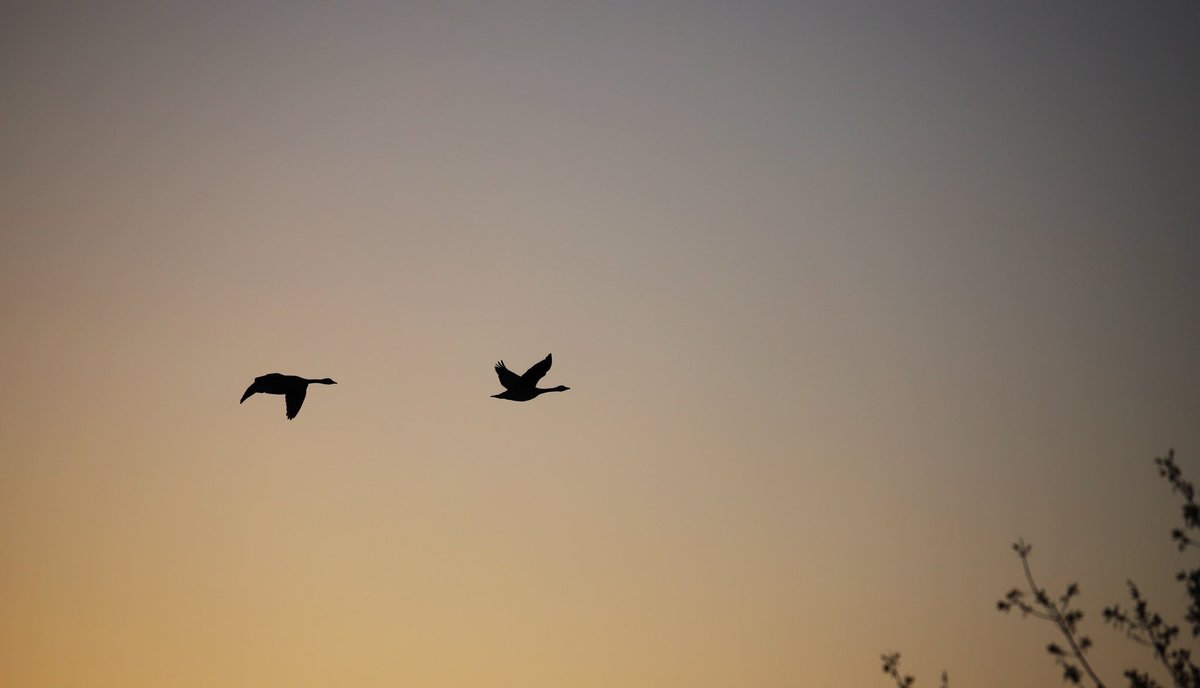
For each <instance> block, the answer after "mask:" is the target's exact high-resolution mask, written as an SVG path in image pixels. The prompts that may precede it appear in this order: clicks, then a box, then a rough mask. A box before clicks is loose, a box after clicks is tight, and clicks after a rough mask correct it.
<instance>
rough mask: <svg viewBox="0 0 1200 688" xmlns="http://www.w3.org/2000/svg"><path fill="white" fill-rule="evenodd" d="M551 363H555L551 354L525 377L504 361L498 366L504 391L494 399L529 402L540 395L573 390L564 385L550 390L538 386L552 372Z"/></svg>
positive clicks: (527, 371) (498, 374)
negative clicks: (510, 368) (511, 368)
mask: <svg viewBox="0 0 1200 688" xmlns="http://www.w3.org/2000/svg"><path fill="white" fill-rule="evenodd" d="M551 363H553V361H552V360H551V358H550V354H546V357H545V358H543V359H542V360H541V361H538V362H537V363H535V364H533V366H531V367H530V368H529V370H526V371H525V374H524V375H517V374H516V373H514V372H513V371H511V370H509V369H508V367H507V366H505V365H504V361H500V362H499V363H497V364H496V376H497V377H499V378H500V384H502V385H504V391H503V392H501V393H499V394H493V395H492V398H493V399H508V400H509V401H529V400H530V399H532V398H534V397H536V396H537V395H539V394H544V393H546V392H565V391H567V390H568V389H571V388H570V387H564V386H562V385H559V386H557V387H551V388H550V389H542V388H541V387H538V386H537V383H538V380H541V379H542V377H544V376H545V375H546V372H547V371H549V370H550V364H551Z"/></svg>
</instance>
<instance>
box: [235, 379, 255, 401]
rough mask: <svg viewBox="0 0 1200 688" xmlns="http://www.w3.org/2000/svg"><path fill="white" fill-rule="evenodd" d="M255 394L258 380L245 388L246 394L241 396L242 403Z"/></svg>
mask: <svg viewBox="0 0 1200 688" xmlns="http://www.w3.org/2000/svg"><path fill="white" fill-rule="evenodd" d="M257 392H258V380H255V381H254V382H252V383H251V384H250V386H249V387H247V388H246V392H245V393H244V394H242V401H245V400H247V399H249V398H250V397H251V396H253V395H254V394H256V393H257ZM242 401H239V402H238V403H239V404H240V403H242Z"/></svg>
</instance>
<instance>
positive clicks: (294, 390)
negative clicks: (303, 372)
mask: <svg viewBox="0 0 1200 688" xmlns="http://www.w3.org/2000/svg"><path fill="white" fill-rule="evenodd" d="M314 383H315V384H319V385H336V384H337V383H336V382H334V381H333V380H330V379H329V378H327V377H326V378H321V379H320V380H309V379H308V378H303V377H299V376H297V375H283V374H281V373H267V374H266V375H260V376H259V377H256V378H254V384H252V385H250V386H249V387H247V388H246V393H245V394H243V395H242V401H245V400H247V399H249V398H250V397H251V396H253V395H255V394H258V393H260V392H261V393H262V394H282V395H283V398H284V401H286V402H287V417H288V420H291V419H293V418H295V417H296V414H297V413H300V406H301V405H302V404H303V403H304V394H305V393H306V392H307V391H308V386H309V385H311V384H314ZM242 401H239V402H238V403H239V404H240V403H242Z"/></svg>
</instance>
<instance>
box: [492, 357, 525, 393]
mask: <svg viewBox="0 0 1200 688" xmlns="http://www.w3.org/2000/svg"><path fill="white" fill-rule="evenodd" d="M496 377H498V378H500V384H501V385H504V389H515V388H517V387H520V386H521V376H520V375H517V374H516V373H514V372H513V371H511V370H509V369H508V367H507V366H505V365H504V361H500V362H499V363H497V364H496Z"/></svg>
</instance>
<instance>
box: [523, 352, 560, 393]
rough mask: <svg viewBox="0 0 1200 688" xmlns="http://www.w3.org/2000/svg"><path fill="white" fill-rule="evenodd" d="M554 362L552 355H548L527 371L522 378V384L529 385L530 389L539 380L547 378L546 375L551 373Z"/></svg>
mask: <svg viewBox="0 0 1200 688" xmlns="http://www.w3.org/2000/svg"><path fill="white" fill-rule="evenodd" d="M553 362H554V361H552V360H551V359H550V354H546V357H545V358H543V359H542V360H540V361H538V362H537V363H534V364H533V365H532V366H530V367H529V370H526V371H525V374H524V375H522V376H521V382H522V384H526V385H529V386H530V387H532V386H534V385H536V384H537V382H538V380H540V379H542V378H543V377H545V376H546V373H547V372H549V371H550V364H552V363H553Z"/></svg>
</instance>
